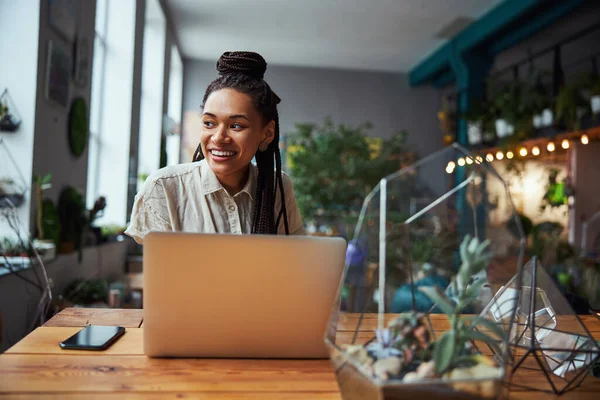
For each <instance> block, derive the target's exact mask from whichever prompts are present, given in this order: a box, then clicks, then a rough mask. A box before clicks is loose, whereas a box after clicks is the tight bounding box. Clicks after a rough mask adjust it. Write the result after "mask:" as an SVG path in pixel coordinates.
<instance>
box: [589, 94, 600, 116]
mask: <svg viewBox="0 0 600 400" xmlns="http://www.w3.org/2000/svg"><path fill="white" fill-rule="evenodd" d="M590 107H591V108H592V113H594V114H599V113H600V94H597V95H594V96H592V97H591V98H590Z"/></svg>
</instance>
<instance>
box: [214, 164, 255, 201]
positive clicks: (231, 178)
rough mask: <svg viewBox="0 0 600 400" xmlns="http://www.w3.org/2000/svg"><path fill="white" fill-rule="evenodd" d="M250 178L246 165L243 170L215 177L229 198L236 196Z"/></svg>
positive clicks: (248, 168) (248, 167)
mask: <svg viewBox="0 0 600 400" xmlns="http://www.w3.org/2000/svg"><path fill="white" fill-rule="evenodd" d="M249 176H250V166H249V165H248V166H247V167H246V168H245V169H241V170H239V171H236V172H233V173H231V174H227V175H224V176H219V175H217V179H218V180H219V182H221V185H223V187H224V188H225V190H227V193H229V194H230V195H231V196H235V195H236V194H238V193H239V192H240V191H241V190H242V189H243V188H244V186H245V185H246V182H248V177H249Z"/></svg>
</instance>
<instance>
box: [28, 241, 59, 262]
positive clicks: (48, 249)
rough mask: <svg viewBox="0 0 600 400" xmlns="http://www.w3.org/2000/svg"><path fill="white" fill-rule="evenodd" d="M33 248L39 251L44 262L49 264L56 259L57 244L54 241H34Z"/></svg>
mask: <svg viewBox="0 0 600 400" xmlns="http://www.w3.org/2000/svg"><path fill="white" fill-rule="evenodd" d="M33 246H34V247H35V249H36V250H37V252H38V254H39V255H40V258H41V259H42V261H44V262H47V261H51V260H54V259H55V258H56V244H54V242H53V241H52V240H40V239H34V240H33Z"/></svg>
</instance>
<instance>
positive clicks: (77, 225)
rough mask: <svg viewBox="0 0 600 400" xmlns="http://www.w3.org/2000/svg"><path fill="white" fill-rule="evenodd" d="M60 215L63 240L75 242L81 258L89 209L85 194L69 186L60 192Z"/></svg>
mask: <svg viewBox="0 0 600 400" xmlns="http://www.w3.org/2000/svg"><path fill="white" fill-rule="evenodd" d="M58 215H59V218H60V226H61V235H60V236H61V241H63V242H72V243H74V244H75V248H76V249H77V250H78V251H79V258H80V260H81V256H82V253H81V247H82V241H83V229H84V228H85V226H86V224H87V210H86V208H85V200H84V198H83V195H82V194H81V193H80V192H79V191H78V190H77V189H75V188H73V187H71V186H67V187H66V188H64V189H63V191H62V192H61V193H60V197H59V199H58Z"/></svg>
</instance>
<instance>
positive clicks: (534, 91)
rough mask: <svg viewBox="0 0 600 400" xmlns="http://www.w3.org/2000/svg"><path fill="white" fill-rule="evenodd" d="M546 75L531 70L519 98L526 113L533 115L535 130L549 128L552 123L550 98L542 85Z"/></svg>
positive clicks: (552, 113) (546, 89) (552, 115)
mask: <svg viewBox="0 0 600 400" xmlns="http://www.w3.org/2000/svg"><path fill="white" fill-rule="evenodd" d="M547 75H548V74H547V73H546V72H541V71H535V70H533V69H531V70H530V72H529V78H528V80H527V83H526V84H525V86H524V88H523V92H522V96H521V101H522V102H523V104H524V105H525V110H526V112H527V113H530V114H532V115H533V117H532V123H533V127H534V128H536V129H539V128H543V127H547V126H551V125H552V123H553V122H554V112H553V111H552V108H553V107H552V96H551V94H550V93H549V91H548V88H547V87H546V86H545V85H544V83H543V78H544V77H545V76H547Z"/></svg>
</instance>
